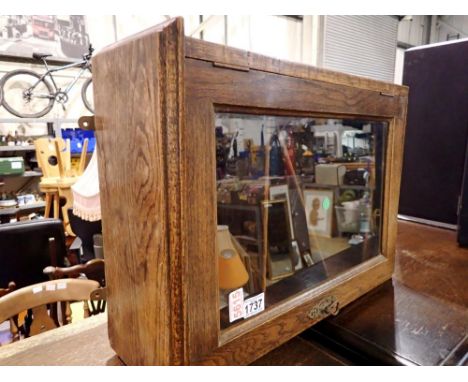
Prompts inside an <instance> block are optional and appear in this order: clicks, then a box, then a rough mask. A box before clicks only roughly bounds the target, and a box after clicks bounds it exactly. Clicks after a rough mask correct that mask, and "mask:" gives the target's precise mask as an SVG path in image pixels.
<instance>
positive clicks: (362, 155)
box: [93, 18, 408, 365]
mask: <svg viewBox="0 0 468 382" xmlns="http://www.w3.org/2000/svg"><path fill="white" fill-rule="evenodd" d="M93 81H94V83H95V87H94V92H95V108H96V115H95V122H96V134H97V143H98V151H99V177H100V187H101V204H102V225H103V236H104V246H105V253H106V278H107V295H108V316H109V337H110V342H111V345H112V347H113V348H114V350H115V351H116V352H117V354H118V355H119V357H121V359H122V360H123V361H124V362H125V363H126V364H130V365H187V364H189V365H198V364H211V365H214V364H216V365H219V364H229V365H237V364H248V363H250V362H252V361H254V360H255V359H257V358H259V357H260V356H262V355H264V354H265V353H267V352H269V351H271V350H272V349H274V348H275V347H277V346H279V345H280V344H282V343H284V342H285V341H287V340H289V339H290V338H292V337H294V336H296V335H297V334H299V333H300V332H302V331H303V330H305V329H306V328H308V327H310V326H311V325H313V324H315V323H316V322H318V321H320V320H322V319H323V318H325V317H327V316H328V315H331V314H337V313H338V312H339V309H340V308H342V307H344V306H345V305H347V304H349V303H350V302H352V301H353V300H355V299H357V298H358V297H360V296H362V295H363V294H365V293H366V292H368V291H370V290H371V289H373V288H375V287H376V286H377V285H379V284H381V283H382V282H384V281H385V280H388V279H389V278H390V277H391V275H392V273H393V268H394V253H395V238H396V227H397V226H396V217H397V207H398V198H399V188H400V174H401V165H402V150H403V138H404V130H405V118H406V107H407V93H408V89H407V88H405V87H401V86H397V85H393V84H389V83H384V82H379V81H373V80H370V79H366V78H360V77H355V76H351V75H347V74H342V73H335V72H331V71H328V70H323V69H318V68H314V67H309V66H306V65H302V64H295V63H290V62H285V61H280V60H277V59H273V58H269V57H264V56H261V55H257V54H253V53H250V52H245V51H242V50H238V49H233V48H229V47H226V46H221V45H216V44H212V43H207V42H204V41H200V40H196V39H191V38H186V37H185V36H184V30H183V20H182V19H181V18H177V19H172V20H169V21H167V22H166V23H164V24H161V25H158V26H156V27H154V28H150V29H148V30H146V31H143V32H141V33H139V34H137V35H135V36H132V37H129V38H126V39H124V40H122V41H119V42H117V43H115V44H114V45H111V46H109V47H107V48H105V49H103V50H102V51H101V52H99V54H97V55H96V56H95V57H94V58H93ZM324 136H327V142H329V143H330V142H332V140H334V141H333V142H334V143H333V142H332V143H333V145H332V144H329V145H328V146H327V145H325V146H324V145H322V143H321V144H320V145H321V146H320V148H319V146H318V144H316V143H314V142H318V141H319V138H320V137H324ZM350 136H352V138H353V139H354V140H353V139H348V138H349V137H350ZM368 136H372V139H371V140H368V141H366V142H367V143H365V144H362V145H360V146H359V144H356V145H357V146H356V145H354V146H353V145H351V144H349V145H347V143H346V142H347V141H346V140H345V137H346V138H347V139H348V141H352V140H353V141H354V142H360V140H362V139H367V138H366V137H368ZM334 137H336V138H334ZM362 137H364V138H362ZM320 139H321V142H323V141H324V140H323V139H322V138H320ZM234 141H235V143H234ZM275 142H276V143H275ZM278 142H279V146H278ZM369 142H370V143H369ZM226 143H227V145H226ZM217 145H218V146H219V147H217ZM223 145H225V146H223ZM314 145H315V146H314ZM345 154H346V155H345ZM345 156H346V158H347V159H346V158H344V157H345ZM350 157H352V158H354V159H352V161H353V163H354V165H353V166H350V167H351V168H353V169H356V168H362V170H363V174H364V176H363V178H362V179H364V180H365V182H366V183H365V184H364V185H354V186H353V185H349V186H348V187H347V188H348V189H351V190H350V191H347V193H346V194H345V192H344V191H343V192H341V191H340V192H338V193H337V192H333V190H332V189H331V188H330V190H331V191H330V194H329V195H330V196H327V195H328V194H327V192H328V191H327V185H324V184H318V185H317V184H316V181H315V179H314V166H315V165H316V164H318V163H325V164H327V163H328V164H333V163H334V164H336V163H337V162H338V163H339V162H340V161H346V160H347V161H348V162H349V160H350V159H349V158H350ZM330 168H331V169H332V170H330V171H333V166H330ZM366 168H367V170H369V169H370V168H372V171H366ZM327 171H328V170H327ZM370 174H371V175H370ZM355 176H357V177H359V176H360V175H359V173H356V174H355ZM369 177H371V178H372V179H371V181H369V179H368V178H369ZM362 179H358V181H362ZM353 181H354V180H353V178H351V182H353ZM255 182H257V183H258V182H260V183H261V185H260V186H258V184H256V183H255ZM337 182H338V184H339V183H340V182H341V183H342V179H338V180H337ZM229 184H230V185H229ZM233 184H234V186H232V185H233ZM274 184H275V185H276V184H279V185H280V186H282V187H285V189H286V190H288V191H285V192H284V193H283V194H275V195H276V196H275V197H274V195H272V194H270V189H271V186H272V185H274ZM291 184H293V186H291ZM231 186H232V187H234V188H232V189H229V188H226V189H223V187H231ZM335 187H339V186H335ZM220 188H221V189H220ZM317 189H319V190H322V193H320V192H317V191H314V190H317ZM324 189H325V191H323V190H324ZM343 189H346V187H344V188H343ZM246 190H247V191H246ZM280 190H281V189H280ZM219 191H222V192H219ZM314 192H315V194H314ZM220 195H221V196H220ZM324 195H325V196H324ZM334 195H337V196H334ZM304 196H305V197H304ZM275 198H276V200H280V201H281V203H276V205H280V204H281V209H279V208H277V211H276V212H274V211H273V212H274V213H273V212H272V211H270V213H268V208H269V207H270V206H272V205H273V204H274V203H272V201H273V200H274V199H275ZM258 199H260V200H258ZM309 200H310V201H309ZM223 203H225V204H229V205H230V207H226V208H219V209H218V206H220V204H223ZM307 203H309V204H307ZM343 203H344V204H343ZM346 203H348V204H346ZM238 205H244V206H250V207H252V208H250V209H249V208H244V209H242V208H238V207H236V206H238ZM258 206H261V208H259V207H258ZM344 206H346V207H344ZM286 207H287V208H286ZM337 207H342V208H346V210H345V213H344V215H343V216H344V219H345V222H346V219H348V220H349V219H351V220H349V221H347V223H355V224H354V226H355V232H354V233H353V232H346V231H345V233H344V234H341V235H338V236H337V234H336V224H337V221H336V219H337V216H338V215H337V214H338V212H337V211H338V210H339V208H337ZM236 208H237V210H238V211H240V212H229V211H233V210H234V209H236ZM353 208H354V209H355V210H356V208H358V210H357V212H358V213H357V214H354V215H353V213H352V209H353ZM218 210H219V211H228V212H226V213H227V214H233V213H237V214H239V216H244V215H242V214H243V213H244V212H243V211H244V210H245V211H253V212H250V214H251V216H253V217H252V218H250V217H248V216H247V215H245V216H246V217H236V216H235V215H226V216H227V217H226V216H224V215H223V214H221V215H220V214H219V213H218V212H219V211H218ZM255 211H257V212H255ZM258 211H260V212H258ZM265 211H266V212H265ZM285 211H289V212H285ZM322 212H323V214H322ZM354 212H356V211H354ZM285 213H288V214H290V216H289V219H291V220H290V221H288V222H284V221H282V218H280V216H284V214H285ZM321 214H322V215H321ZM223 216H224V217H223ZM268 216H272V218H271V219H280V220H277V223H278V224H276V223H275V224H269V223H268ZM275 216H276V217H275ZM353 216H355V217H354V218H353ZM356 216H357V217H356ZM225 218H226V219H227V220H226V221H227V223H226V222H224V223H223V222H222V221H219V220H222V219H225ZM229 219H230V220H229ZM236 219H237V220H236ZM239 219H240V220H239ZM265 219H266V220H265ZM289 219H288V220H289ZM327 219H328V220H327ZM329 219H332V220H329ZM352 219H355V220H352ZM356 219H358V220H356ZM325 221H327V222H328V223H330V224H328V225H326V224H325ZM236 223H239V224H238V226H239V227H241V228H239V229H240V230H242V229H245V230H246V232H247V234H245V232H244V233H243V232H235V229H236V228H235V224H236ZM270 223H272V222H271V221H270ZM322 223H323V224H324V225H323V227H322V228H323V230H328V231H327V232H326V235H323V232H324V231H323V230H322V231H321V230H320V229H319V228H320V227H319V226H320V224H322ZM331 223H333V224H331ZM341 223H342V222H341ZM217 224H227V225H228V230H230V233H231V235H232V237H235V238H236V239H238V240H233V242H234V241H235V245H234V246H233V247H232V248H233V249H232V251H233V252H232V251H231V253H230V254H229V255H227V257H226V259H229V256H232V255H233V254H234V255H235V252H236V251H237V252H238V254H239V256H240V257H241V259H242V263H239V262H238V263H237V264H238V265H239V264H243V266H244V267H245V269H246V270H247V271H248V277H249V281H255V282H248V283H247V284H245V285H244V286H242V290H241V292H242V293H243V294H244V295H245V296H244V297H245V299H248V298H251V297H252V296H254V297H255V296H260V295H261V293H262V292H263V293H264V295H263V297H264V308H265V309H264V311H262V312H260V313H258V314H256V315H252V316H251V317H248V318H245V319H243V318H241V319H239V320H236V321H234V322H229V306H225V305H226V302H227V301H228V300H229V298H228V296H229V294H230V293H233V291H232V290H228V291H226V290H222V291H220V290H219V287H218V285H219V280H221V278H222V277H225V276H226V275H225V274H223V275H221V274H220V273H221V271H219V269H221V268H220V267H219V266H220V264H221V263H220V261H221V260H220V257H219V256H220V255H219V254H218V249H217V248H218V247H217V245H216V241H217ZM280 226H282V227H284V228H281V230H278V227H280ZM356 227H357V228H356ZM283 229H284V230H287V232H288V235H289V236H285V234H283V231H282V230H283ZM275 230H276V231H278V232H276V233H274V231H275ZM351 231H352V230H351ZM284 232H286V231H284ZM246 235H247V236H248V235H251V236H250V237H247V240H244V239H246V238H245V236H246ZM269 235H270V236H269ZM259 240H260V241H261V243H258V241H259ZM285 240H286V241H287V243H289V244H287V246H289V248H287V249H284V248H282V246H284V245H283V244H284V243H285ZM288 240H289V241H288ZM249 241H250V242H253V243H255V242H257V245H256V246H251V245H250V244H249ZM275 242H276V244H272V243H275ZM239 245H240V246H241V247H242V248H241V247H239ZM236 248H237V250H236ZM255 248H256V249H255ZM255 251H257V252H255ZM275 251H276V252H281V251H283V252H281V253H280V255H285V251H290V253H289V254H288V255H289V257H286V256H283V257H281V256H280V257H275V258H273V257H274V256H277V254H278V253H276V252H275ZM275 253H276V254H275ZM223 256H224V255H223ZM234 257H236V256H234ZM272 259H273V260H274V261H273V262H272ZM288 262H291V263H292V264H293V267H294V269H293V271H292V272H289V273H288V267H289V265H288V264H289V263H288ZM252 264H253V265H252ZM268 264H269V266H268ZM272 266H275V267H276V268H275V269H273V268H272ZM282 267H283V268H284V269H283V268H282ZM268 268H269V269H270V270H268ZM272 269H273V270H272ZM289 271H291V269H289ZM223 272H224V271H223ZM272 272H275V275H274V277H273V276H271V275H269V273H272ZM291 273H292V274H291ZM278 274H279V275H280V276H277V275H278ZM231 276H232V275H231ZM234 276H236V275H234ZM270 276H271V277H270ZM223 282H224V281H223ZM243 282H245V280H244V281H243ZM237 296H238V297H239V296H240V295H239V293H238V294H237ZM259 309H260V308H259Z"/></svg>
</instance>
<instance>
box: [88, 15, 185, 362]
mask: <svg viewBox="0 0 468 382" xmlns="http://www.w3.org/2000/svg"><path fill="white" fill-rule="evenodd" d="M182 36H183V27H182V21H181V19H175V20H172V21H170V22H167V23H165V24H163V25H160V26H158V27H156V28H153V29H151V30H148V31H145V32H142V33H141V34H140V35H139V36H138V37H137V38H129V39H125V40H123V41H121V42H119V43H117V44H116V45H115V46H110V47H108V48H106V49H104V50H103V51H101V52H100V53H99V54H98V55H96V57H94V58H93V81H94V83H95V87H94V89H95V94H94V98H95V102H96V121H97V126H96V129H97V130H96V135H97V141H98V150H99V158H100V160H99V177H100V191H101V206H102V225H103V237H104V247H105V251H106V253H108V254H109V253H110V254H112V256H109V255H108V256H107V257H106V280H107V283H108V284H107V285H108V302H109V305H108V306H109V314H110V316H111V317H112V319H111V320H110V321H109V335H110V338H111V344H112V346H113V347H114V348H115V349H116V351H117V353H118V354H119V355H120V356H121V357H122V358H123V359H124V360H125V361H126V362H127V363H129V364H143V363H146V364H181V363H185V362H186V361H185V357H186V355H185V353H186V351H185V347H186V341H185V331H186V328H185V316H186V314H185V302H186V297H185V288H186V283H185V282H183V278H184V276H185V273H186V272H185V265H184V263H183V257H184V256H185V251H186V250H185V244H184V243H183V241H182V239H183V237H182V236H181V231H182V227H183V226H184V224H185V220H184V216H183V215H182V209H183V204H182V203H183V200H182V199H181V197H180V188H181V187H182V186H183V180H182V179H180V178H179V176H178V174H180V173H181V172H182V169H181V168H180V167H179V166H181V165H182V162H181V161H180V160H179V155H180V154H181V148H180V142H179V132H180V129H182V124H183V122H184V119H183V116H184V115H183V104H184V102H183V87H182V86H181V81H182V73H183V57H184V55H183V48H184V46H183V44H182ZM128 327H132V328H133V330H132V331H127V330H125V329H126V328H128ZM137 350H138V351H137Z"/></svg>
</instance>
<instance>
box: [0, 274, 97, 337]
mask: <svg viewBox="0 0 468 382" xmlns="http://www.w3.org/2000/svg"><path fill="white" fill-rule="evenodd" d="M97 288H99V283H98V282H97V281H94V280H77V279H58V280H53V281H46V282H43V283H38V284H33V285H29V286H27V287H24V288H21V289H18V290H15V291H13V292H11V293H9V294H7V295H5V296H3V297H0V323H1V322H4V321H6V320H8V319H10V318H11V317H14V316H16V315H17V314H19V313H21V312H23V311H25V310H29V309H31V310H32V323H31V324H30V333H29V334H30V335H34V334H38V333H41V332H44V331H47V330H49V329H53V328H55V327H57V324H56V322H54V320H53V319H52V318H51V317H50V316H49V315H48V309H47V304H53V303H57V302H70V301H83V300H89V299H90V296H91V293H92V292H93V291H94V290H96V289H97Z"/></svg>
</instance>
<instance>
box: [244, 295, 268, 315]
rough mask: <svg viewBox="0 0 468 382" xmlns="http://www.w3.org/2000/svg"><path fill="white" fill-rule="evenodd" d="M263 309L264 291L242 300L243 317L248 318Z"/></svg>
mask: <svg viewBox="0 0 468 382" xmlns="http://www.w3.org/2000/svg"><path fill="white" fill-rule="evenodd" d="M264 310H265V293H260V294H258V295H256V296H254V297H252V298H249V299H247V300H245V301H244V317H245V318H249V317H252V316H255V315H256V314H258V313H260V312H263V311H264Z"/></svg>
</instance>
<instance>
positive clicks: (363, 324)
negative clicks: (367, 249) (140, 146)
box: [0, 222, 468, 365]
mask: <svg viewBox="0 0 468 382" xmlns="http://www.w3.org/2000/svg"><path fill="white" fill-rule="evenodd" d="M396 261H397V264H396V270H395V275H394V279H393V280H392V281H389V282H387V283H385V284H384V285H382V286H381V287H379V288H377V289H375V290H374V291H372V292H371V293H368V294H367V295H365V296H363V297H362V298H361V299H359V300H357V301H355V302H354V303H353V304H351V305H349V306H348V307H346V308H344V309H343V310H342V312H341V313H340V314H339V315H338V316H337V317H333V318H331V319H327V320H326V321H325V322H323V323H320V324H318V325H316V326H315V327H314V328H313V329H311V330H308V331H306V332H305V333H303V334H302V335H301V337H302V338H301V337H296V338H294V339H292V340H291V341H289V342H287V343H286V344H284V345H282V346H281V347H280V348H277V349H275V350H273V351H272V352H270V353H269V354H267V355H266V356H264V357H262V358H260V359H259V360H257V361H256V362H255V363H254V364H255V365H347V364H419V365H459V364H467V363H468V310H467V307H468V285H467V275H468V250H466V249H460V248H458V246H457V244H456V240H455V233H454V232H451V231H446V230H442V229H437V228H431V227H427V226H422V225H418V224H413V223H406V222H400V223H399V235H398V242H397V259H396ZM129 330H131V328H129ZM305 339H307V340H305ZM285 355H287V356H285ZM0 365H122V362H121V361H120V359H119V358H118V357H117V356H116V355H115V353H114V351H113V350H112V348H111V347H110V344H109V340H108V337H107V317H106V315H105V314H102V315H98V316H95V317H91V318H88V319H86V320H83V321H79V322H77V323H74V324H71V325H67V326H64V327H61V328H58V329H54V330H52V331H49V332H46V333H43V334H39V335H37V336H35V337H31V338H28V339H25V340H22V341H19V342H16V343H14V344H10V345H6V346H4V347H0Z"/></svg>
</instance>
